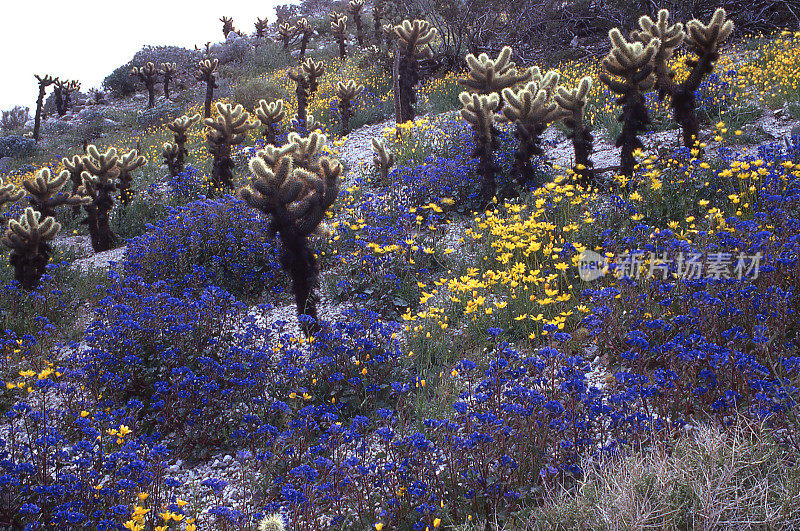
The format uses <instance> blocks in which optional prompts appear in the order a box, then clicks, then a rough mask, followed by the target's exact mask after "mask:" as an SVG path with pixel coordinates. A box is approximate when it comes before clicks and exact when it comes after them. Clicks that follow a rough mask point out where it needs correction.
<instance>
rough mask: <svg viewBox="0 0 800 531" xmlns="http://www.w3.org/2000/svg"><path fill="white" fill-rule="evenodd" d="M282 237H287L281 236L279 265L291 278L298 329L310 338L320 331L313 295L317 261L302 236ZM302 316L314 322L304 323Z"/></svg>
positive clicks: (316, 282)
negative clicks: (298, 323) (281, 245)
mask: <svg viewBox="0 0 800 531" xmlns="http://www.w3.org/2000/svg"><path fill="white" fill-rule="evenodd" d="M284 236H288V235H283V234H281V239H282V240H283V247H282V252H281V264H282V265H283V267H284V269H285V270H286V271H288V272H289V275H290V276H291V277H292V291H293V292H294V298H295V303H296V305H297V317H298V318H299V320H300V328H301V329H302V330H303V333H304V334H305V335H306V337H310V336H313V335H315V334H316V333H317V332H318V331H319V330H320V327H319V324H318V321H319V318H318V316H317V296H316V295H315V294H314V288H315V287H316V286H317V284H318V278H317V277H318V268H317V260H316V259H315V258H314V252H313V251H312V250H311V249H309V248H308V241H307V239H306V238H305V237H304V236H301V235H296V234H295V235H291V236H288V237H285V238H284ZM303 316H307V317H310V318H312V319H313V320H314V322H313V323H308V322H306V320H305V319H303V318H302V317H303Z"/></svg>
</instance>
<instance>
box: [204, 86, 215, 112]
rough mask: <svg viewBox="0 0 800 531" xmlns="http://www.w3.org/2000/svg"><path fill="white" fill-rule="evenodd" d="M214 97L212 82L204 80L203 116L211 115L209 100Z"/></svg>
mask: <svg viewBox="0 0 800 531" xmlns="http://www.w3.org/2000/svg"><path fill="white" fill-rule="evenodd" d="M213 99H214V83H213V81H211V80H209V81H206V103H205V106H204V107H203V118H210V117H211V101H212V100H213Z"/></svg>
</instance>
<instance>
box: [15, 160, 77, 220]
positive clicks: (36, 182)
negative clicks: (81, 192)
mask: <svg viewBox="0 0 800 531" xmlns="http://www.w3.org/2000/svg"><path fill="white" fill-rule="evenodd" d="M69 177H70V173H69V171H67V170H64V171H62V172H61V173H59V174H58V175H53V174H52V173H51V172H50V169H49V168H42V169H41V170H39V172H38V173H37V174H36V176H35V177H34V178H32V179H26V180H24V181H22V187H23V188H24V189H25V191H26V192H27V193H28V201H29V202H30V205H31V207H32V208H33V209H34V210H36V211H37V212H41V214H42V215H43V216H44V217H53V216H55V209H56V208H58V207H60V206H73V207H74V206H80V205H83V204H86V203H87V201H86V200H85V198H83V197H79V196H75V195H65V194H62V193H60V192H61V188H63V187H64V185H65V184H66V182H67V181H68V180H69Z"/></svg>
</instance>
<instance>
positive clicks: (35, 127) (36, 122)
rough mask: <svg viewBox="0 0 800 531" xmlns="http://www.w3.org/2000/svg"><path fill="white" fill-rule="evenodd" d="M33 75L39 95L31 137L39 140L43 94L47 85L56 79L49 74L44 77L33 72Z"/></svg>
mask: <svg viewBox="0 0 800 531" xmlns="http://www.w3.org/2000/svg"><path fill="white" fill-rule="evenodd" d="M34 77H35V78H36V81H37V82H38V84H39V95H38V97H37V98H36V117H35V118H34V123H33V139H34V140H35V141H37V142H38V141H39V131H40V129H41V127H42V109H43V108H44V96H45V93H46V92H47V87H49V86H50V85H52V84H53V83H55V82H56V79H55V78H54V77H52V76H50V75H46V76H44V77H42V76H40V75H37V74H35V75H34Z"/></svg>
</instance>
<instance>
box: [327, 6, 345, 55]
mask: <svg viewBox="0 0 800 531" xmlns="http://www.w3.org/2000/svg"><path fill="white" fill-rule="evenodd" d="M329 16H330V19H331V33H333V37H334V38H335V39H336V42H338V43H339V59H342V60H344V58H345V57H346V56H347V49H346V48H345V42H344V41H345V32H346V31H347V15H343V14H341V13H330V15H329Z"/></svg>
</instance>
